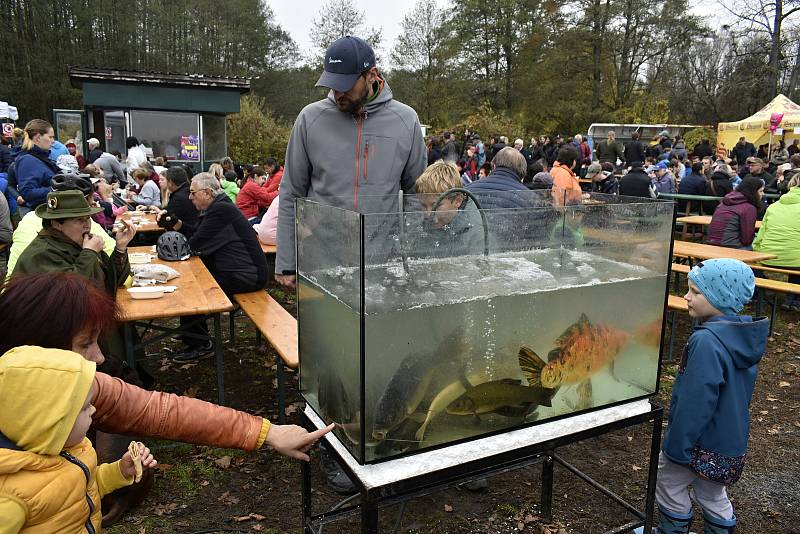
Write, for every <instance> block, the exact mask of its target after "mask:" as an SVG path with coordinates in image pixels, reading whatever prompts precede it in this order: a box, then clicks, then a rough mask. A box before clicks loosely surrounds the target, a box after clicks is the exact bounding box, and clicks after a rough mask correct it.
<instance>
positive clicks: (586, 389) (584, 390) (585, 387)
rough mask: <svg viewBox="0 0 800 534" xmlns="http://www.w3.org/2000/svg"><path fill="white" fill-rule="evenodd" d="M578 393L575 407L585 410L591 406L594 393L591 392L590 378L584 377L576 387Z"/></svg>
mask: <svg viewBox="0 0 800 534" xmlns="http://www.w3.org/2000/svg"><path fill="white" fill-rule="evenodd" d="M577 393H578V402H577V408H578V409H579V410H586V409H589V408H591V407H592V405H593V404H594V398H593V397H594V395H593V393H592V381H591V379H586V380H584V381H583V382H581V383H580V384H579V385H578V387H577Z"/></svg>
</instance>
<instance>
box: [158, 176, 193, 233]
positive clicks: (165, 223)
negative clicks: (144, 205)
mask: <svg viewBox="0 0 800 534" xmlns="http://www.w3.org/2000/svg"><path fill="white" fill-rule="evenodd" d="M167 190H168V191H169V202H167V206H166V208H165V209H163V210H161V211H159V212H158V216H157V219H156V220H157V221H158V226H160V227H161V228H165V229H167V230H175V231H176V232H180V233H182V234H183V235H185V236H186V237H187V238H190V237H192V234H194V231H195V228H197V221H198V214H197V208H195V207H194V204H192V201H191V200H190V199H189V177H188V175H187V174H186V171H185V170H184V169H183V168H182V167H170V168H169V169H167Z"/></svg>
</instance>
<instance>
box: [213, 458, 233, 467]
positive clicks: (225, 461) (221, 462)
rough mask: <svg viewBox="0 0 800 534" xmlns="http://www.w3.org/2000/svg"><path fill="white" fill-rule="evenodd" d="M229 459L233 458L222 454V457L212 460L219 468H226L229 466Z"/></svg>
mask: <svg viewBox="0 0 800 534" xmlns="http://www.w3.org/2000/svg"><path fill="white" fill-rule="evenodd" d="M231 460H233V458H231V457H230V456H223V457H222V458H217V459H216V460H214V464H215V465H216V466H217V467H219V468H221V469H227V468H229V467H230V466H231Z"/></svg>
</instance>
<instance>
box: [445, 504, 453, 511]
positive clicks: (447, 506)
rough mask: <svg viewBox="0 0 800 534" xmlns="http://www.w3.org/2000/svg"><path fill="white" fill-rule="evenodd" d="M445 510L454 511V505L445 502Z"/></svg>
mask: <svg viewBox="0 0 800 534" xmlns="http://www.w3.org/2000/svg"><path fill="white" fill-rule="evenodd" d="M444 511H445V512H452V511H453V507H452V506H450V505H449V504H445V505H444Z"/></svg>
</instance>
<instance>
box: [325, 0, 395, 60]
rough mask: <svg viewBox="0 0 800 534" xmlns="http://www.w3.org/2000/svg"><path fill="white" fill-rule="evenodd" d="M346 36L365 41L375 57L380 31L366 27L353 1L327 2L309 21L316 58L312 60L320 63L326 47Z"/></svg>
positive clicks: (363, 18) (362, 15)
mask: <svg viewBox="0 0 800 534" xmlns="http://www.w3.org/2000/svg"><path fill="white" fill-rule="evenodd" d="M346 35H353V36H356V37H361V38H362V39H364V40H365V41H367V42H368V43H369V44H370V46H372V49H373V50H375V54H376V56H377V54H378V48H379V47H380V44H381V29H380V28H377V29H376V28H374V27H367V25H366V16H365V15H364V13H363V12H362V11H359V10H358V8H357V7H356V5H355V4H354V3H353V0H328V1H327V2H325V3H324V4H323V5H322V8H320V10H319V13H318V14H317V16H316V17H314V19H312V21H311V41H312V42H313V43H314V46H315V47H316V49H317V56H316V57H315V58H312V60H313V61H316V62H317V63H321V60H322V58H323V56H324V55H325V50H327V48H328V46H330V44H331V43H332V42H334V41H335V40H336V39H339V38H341V37H345V36H346ZM376 59H377V58H376Z"/></svg>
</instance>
